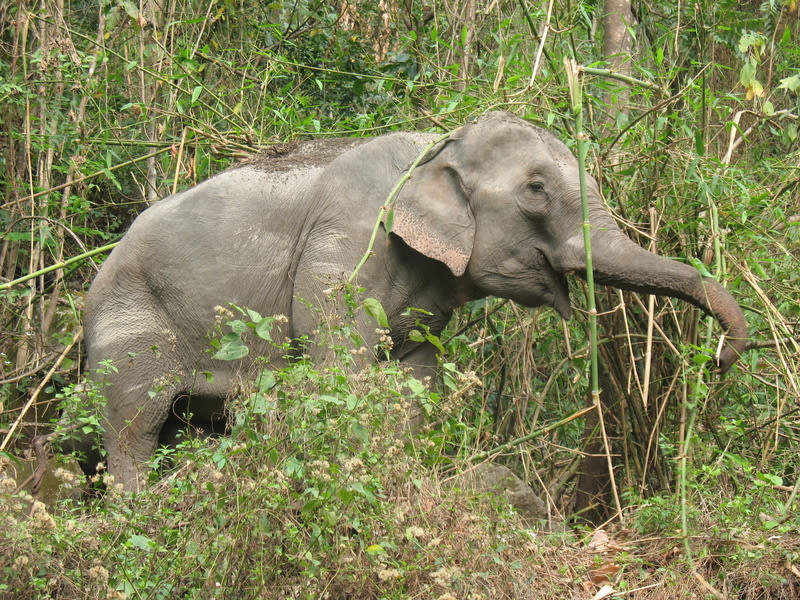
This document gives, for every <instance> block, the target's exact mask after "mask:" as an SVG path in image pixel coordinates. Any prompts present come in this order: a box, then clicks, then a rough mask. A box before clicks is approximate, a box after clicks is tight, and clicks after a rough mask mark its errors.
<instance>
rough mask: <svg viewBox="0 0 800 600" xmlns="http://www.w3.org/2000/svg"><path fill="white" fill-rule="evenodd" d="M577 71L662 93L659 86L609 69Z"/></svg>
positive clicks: (583, 68) (584, 68)
mask: <svg viewBox="0 0 800 600" xmlns="http://www.w3.org/2000/svg"><path fill="white" fill-rule="evenodd" d="M578 71H580V72H581V73H586V74H588V75H597V76H600V77H608V78H609V79H617V80H618V81H622V82H624V83H627V84H628V85H636V86H640V87H645V88H648V89H651V90H656V91H658V92H663V91H664V90H662V89H661V86H658V85H656V84H655V83H651V82H649V81H644V80H643V79H636V78H635V77H631V76H630V75H623V74H622V73H618V72H617V71H612V70H611V69H596V68H594V67H578Z"/></svg>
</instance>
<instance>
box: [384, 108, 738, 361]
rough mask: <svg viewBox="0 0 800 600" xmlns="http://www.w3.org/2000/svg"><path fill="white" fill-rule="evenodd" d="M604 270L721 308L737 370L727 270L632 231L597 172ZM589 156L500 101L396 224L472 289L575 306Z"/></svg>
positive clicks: (598, 239) (430, 174)
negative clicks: (707, 269) (499, 108)
mask: <svg viewBox="0 0 800 600" xmlns="http://www.w3.org/2000/svg"><path fill="white" fill-rule="evenodd" d="M586 180H587V185H588V194H589V206H590V223H591V242H592V256H593V273H594V278H595V281H597V282H599V283H602V284H607V285H611V286H614V287H617V288H621V289H623V290H632V291H637V292H644V293H649V294H658V295H665V296H673V297H676V298H680V299H683V300H686V301H688V302H690V303H692V304H694V305H695V306H698V307H699V308H701V309H702V310H704V311H705V312H706V313H708V314H710V315H713V316H714V317H715V318H716V319H717V320H718V321H719V322H720V324H721V326H722V328H723V330H724V331H725V333H726V336H727V337H726V340H727V343H726V345H725V347H724V349H723V350H722V352H721V353H720V355H719V357H718V366H719V369H720V371H722V372H725V371H726V370H727V369H728V368H729V367H730V366H731V364H733V363H734V362H735V361H736V359H737V358H738V357H739V355H740V354H741V353H742V351H743V350H744V348H745V344H746V338H747V325H746V323H745V320H744V316H743V314H742V311H741V309H740V308H739V306H738V305H737V303H736V301H735V300H734V299H733V298H732V296H731V295H730V294H729V293H728V291H727V290H725V289H724V288H723V287H722V286H721V285H720V284H719V283H718V282H716V281H714V280H713V279H709V278H705V277H703V276H701V275H700V274H699V273H698V271H697V270H696V269H694V268H693V267H691V266H689V265H686V264H683V263H680V262H677V261H675V260H671V259H667V258H664V257H660V256H658V255H656V254H653V253H651V252H649V251H647V250H645V249H644V248H642V247H640V246H638V245H637V244H635V243H634V242H633V241H632V240H630V239H629V238H628V237H627V236H626V235H625V234H624V233H623V232H622V231H621V230H620V229H619V227H618V226H617V225H616V223H615V222H614V219H613V218H612V216H611V215H610V214H609V213H608V211H606V210H605V208H604V206H603V200H602V198H601V195H600V190H599V188H598V185H597V182H596V181H595V180H594V179H593V178H592V177H590V176H588V175H587V177H586ZM581 225H582V218H581V200H580V185H579V167H578V161H577V159H576V158H575V156H574V155H573V154H572V153H571V152H570V151H569V149H568V148H567V147H566V146H565V145H564V144H563V143H561V142H560V141H559V140H557V139H556V138H555V137H554V136H553V135H552V134H550V133H549V132H547V131H545V130H542V129H540V128H538V127H535V126H533V125H531V124H530V123H528V122H526V121H523V120H522V119H519V118H517V117H515V116H513V115H510V114H507V113H489V114H487V115H485V116H484V117H482V118H480V119H479V120H478V121H476V122H474V123H472V124H470V125H466V126H464V127H462V128H461V129H459V130H457V131H456V132H454V134H453V135H452V136H451V137H450V138H448V139H447V140H445V141H444V142H442V143H441V144H440V145H439V146H437V147H435V148H434V149H433V150H431V152H430V153H429V155H428V156H427V157H426V158H425V160H424V161H423V162H422V164H421V165H420V166H419V167H418V168H417V169H416V170H415V171H414V172H413V173H412V177H411V179H410V180H409V182H408V183H407V184H406V185H405V186H404V188H403V190H402V192H401V194H400V196H399V197H398V199H397V201H396V203H395V206H394V221H393V226H392V231H393V232H394V233H395V234H396V235H398V236H400V237H401V238H403V240H404V241H405V242H406V243H407V244H408V245H409V246H411V247H412V248H414V249H415V250H417V251H418V252H420V253H422V254H424V255H426V256H428V257H430V258H434V259H437V260H439V261H441V262H443V263H445V264H446V265H447V266H448V267H449V269H450V270H451V271H452V273H453V274H454V275H455V276H457V277H460V278H463V279H464V280H466V282H465V286H466V289H469V290H470V293H471V297H473V298H477V297H483V296H487V295H495V296H500V297H504V298H510V299H512V300H515V301H516V302H519V303H520V304H523V305H525V306H531V307H532V306H540V305H549V306H552V307H553V308H555V309H556V310H557V311H558V312H559V313H560V314H561V315H562V316H563V317H564V318H567V317H568V316H569V315H570V301H569V293H568V287H567V282H566V279H565V276H566V274H568V273H575V274H576V275H578V276H582V277H585V276H586V264H585V254H584V242H583V231H582V227H581Z"/></svg>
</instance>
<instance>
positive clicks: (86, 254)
mask: <svg viewBox="0 0 800 600" xmlns="http://www.w3.org/2000/svg"><path fill="white" fill-rule="evenodd" d="M117 244H119V242H114V243H113V244H106V245H105V246H101V247H100V248H95V249H94V250H89V251H87V252H83V253H82V254H78V255H77V256H73V257H72V258H68V259H67V260H65V261H63V262H60V263H56V264H54V265H50V266H49V267H45V268H44V269H39V270H38V271H34V272H33V273H28V274H27V275H25V276H23V277H20V278H19V279H14V280H12V281H7V282H6V283H2V284H0V291H4V290H8V289H11V288H12V287H14V286H15V285H19V284H20V283H25V282H26V281H28V280H30V279H33V278H35V277H39V275H45V274H46V273H50V272H51V271H56V270H58V269H63V268H64V267H68V266H69V265H71V264H74V263H76V262H80V261H82V260H86V259H87V258H90V257H92V256H95V255H97V254H102V253H103V252H107V251H109V250H111V249H112V248H114V246H116V245H117Z"/></svg>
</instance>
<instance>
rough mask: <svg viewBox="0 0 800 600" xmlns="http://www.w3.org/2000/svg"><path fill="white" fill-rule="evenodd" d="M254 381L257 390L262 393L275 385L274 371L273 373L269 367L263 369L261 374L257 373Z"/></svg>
mask: <svg viewBox="0 0 800 600" xmlns="http://www.w3.org/2000/svg"><path fill="white" fill-rule="evenodd" d="M256 383H257V387H258V391H259V392H261V393H262V394H263V393H266V392H268V391H270V390H271V389H272V388H274V387H275V383H276V380H275V373H273V372H272V371H271V370H270V369H264V370H263V371H261V375H259V377H258V381H257V382H256Z"/></svg>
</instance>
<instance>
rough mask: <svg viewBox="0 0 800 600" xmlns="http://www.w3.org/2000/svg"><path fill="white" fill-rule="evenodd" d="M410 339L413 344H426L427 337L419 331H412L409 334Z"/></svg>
mask: <svg viewBox="0 0 800 600" xmlns="http://www.w3.org/2000/svg"><path fill="white" fill-rule="evenodd" d="M408 339H410V340H411V341H412V342H424V341H425V336H424V335H422V334H421V333H420V332H419V331H418V330H416V329H412V330H411V331H409V332H408Z"/></svg>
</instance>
